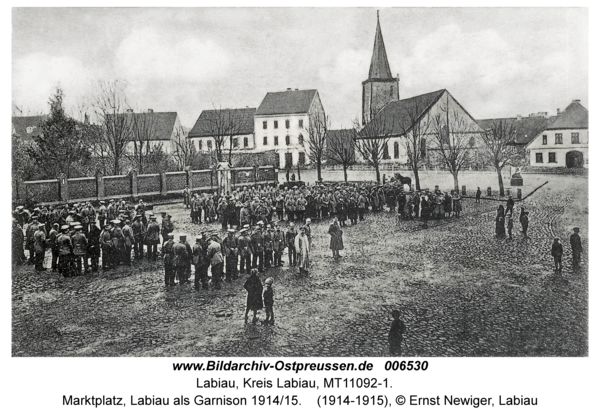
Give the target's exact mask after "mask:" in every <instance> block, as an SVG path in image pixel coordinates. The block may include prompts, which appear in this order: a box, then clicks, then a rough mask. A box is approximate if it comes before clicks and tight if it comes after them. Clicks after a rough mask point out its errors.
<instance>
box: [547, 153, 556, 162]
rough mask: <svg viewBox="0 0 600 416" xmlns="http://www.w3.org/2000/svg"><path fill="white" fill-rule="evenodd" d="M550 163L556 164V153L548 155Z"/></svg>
mask: <svg viewBox="0 0 600 416" xmlns="http://www.w3.org/2000/svg"><path fill="white" fill-rule="evenodd" d="M548 163H556V153H554V152H550V153H548Z"/></svg>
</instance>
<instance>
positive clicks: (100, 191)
mask: <svg viewBox="0 0 600 416" xmlns="http://www.w3.org/2000/svg"><path fill="white" fill-rule="evenodd" d="M104 195H105V191H104V175H102V172H100V171H98V172H96V199H98V201H102V200H103V199H104Z"/></svg>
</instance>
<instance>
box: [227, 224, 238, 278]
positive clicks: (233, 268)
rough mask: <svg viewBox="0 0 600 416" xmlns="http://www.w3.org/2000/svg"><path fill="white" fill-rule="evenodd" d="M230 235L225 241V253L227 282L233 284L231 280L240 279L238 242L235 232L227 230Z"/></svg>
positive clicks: (231, 229)
mask: <svg viewBox="0 0 600 416" xmlns="http://www.w3.org/2000/svg"><path fill="white" fill-rule="evenodd" d="M227 232H228V235H227V237H225V239H224V240H223V251H224V254H225V281H226V282H228V283H231V279H237V278H238V270H237V261H238V240H237V238H236V237H235V230H234V229H233V228H230V229H229V230H227Z"/></svg>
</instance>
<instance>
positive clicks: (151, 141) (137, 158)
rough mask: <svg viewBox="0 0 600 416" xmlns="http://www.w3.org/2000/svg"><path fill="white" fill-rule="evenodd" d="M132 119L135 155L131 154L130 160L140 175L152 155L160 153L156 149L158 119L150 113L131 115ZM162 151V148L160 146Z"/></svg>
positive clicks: (132, 139) (129, 115)
mask: <svg viewBox="0 0 600 416" xmlns="http://www.w3.org/2000/svg"><path fill="white" fill-rule="evenodd" d="M128 117H129V118H130V119H131V121H130V123H131V126H132V137H131V141H130V143H132V147H133V153H132V154H129V155H128V157H129V159H130V160H131V161H132V162H133V166H134V167H135V168H136V169H137V171H138V173H144V170H145V169H144V167H145V165H146V159H147V158H148V157H149V156H150V154H151V153H153V152H156V151H158V149H157V148H156V146H157V145H156V141H155V140H156V139H157V119H156V115H155V114H154V113H153V112H151V111H149V112H147V113H143V112H142V113H130V114H128ZM160 147H161V149H162V146H160Z"/></svg>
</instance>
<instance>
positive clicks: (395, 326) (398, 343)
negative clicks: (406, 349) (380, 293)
mask: <svg viewBox="0 0 600 416" xmlns="http://www.w3.org/2000/svg"><path fill="white" fill-rule="evenodd" d="M392 317H393V318H394V321H393V322H392V326H391V328H390V333H389V335H388V341H389V343H390V355H391V356H393V357H400V355H401V354H402V335H403V334H404V333H405V332H406V325H404V322H402V321H401V320H400V311H398V310H396V309H394V310H393V311H392Z"/></svg>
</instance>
